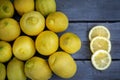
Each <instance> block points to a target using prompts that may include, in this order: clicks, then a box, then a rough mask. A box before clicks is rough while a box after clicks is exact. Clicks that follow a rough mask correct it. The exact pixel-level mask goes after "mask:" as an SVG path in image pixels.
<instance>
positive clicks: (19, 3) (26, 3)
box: [13, 0, 34, 16]
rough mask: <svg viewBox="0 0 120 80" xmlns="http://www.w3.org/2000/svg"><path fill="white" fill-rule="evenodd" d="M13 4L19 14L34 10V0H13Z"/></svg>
mask: <svg viewBox="0 0 120 80" xmlns="http://www.w3.org/2000/svg"><path fill="white" fill-rule="evenodd" d="M13 3H14V6H15V9H16V10H17V12H18V14H19V15H21V16H22V15H23V14H24V13H26V12H29V11H33V10H34V0H14V2H13Z"/></svg>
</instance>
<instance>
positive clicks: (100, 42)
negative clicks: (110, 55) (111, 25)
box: [90, 36, 111, 53]
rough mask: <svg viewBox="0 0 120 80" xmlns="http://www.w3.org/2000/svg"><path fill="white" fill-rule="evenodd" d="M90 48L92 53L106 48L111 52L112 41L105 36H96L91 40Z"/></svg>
mask: <svg viewBox="0 0 120 80" xmlns="http://www.w3.org/2000/svg"><path fill="white" fill-rule="evenodd" d="M90 49H91V51H92V53H94V52H96V51H97V50H101V49H102V50H106V51H107V52H110V50H111V42H110V40H109V39H106V38H104V37H99V36H98V37H95V38H93V39H92V41H91V42H90Z"/></svg>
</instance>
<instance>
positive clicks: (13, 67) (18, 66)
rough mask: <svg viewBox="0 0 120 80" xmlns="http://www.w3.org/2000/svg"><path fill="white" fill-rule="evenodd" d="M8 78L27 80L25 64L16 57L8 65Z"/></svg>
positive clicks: (10, 79) (9, 79)
mask: <svg viewBox="0 0 120 80" xmlns="http://www.w3.org/2000/svg"><path fill="white" fill-rule="evenodd" d="M7 78H8V80H26V79H27V77H26V75H25V73H24V62H22V61H21V60H18V59H17V58H15V57H14V58H13V59H12V60H10V61H9V63H8V65H7Z"/></svg>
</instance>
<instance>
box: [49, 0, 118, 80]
mask: <svg viewBox="0 0 120 80" xmlns="http://www.w3.org/2000/svg"><path fill="white" fill-rule="evenodd" d="M56 2H57V11H62V12H64V13H65V14H66V15H67V16H68V18H69V28H68V29H67V30H66V31H65V32H69V31H70V32H73V33H75V34H77V35H78V36H79V37H80V38H81V40H82V47H81V49H80V50H79V51H78V52H77V53H76V54H73V55H72V56H73V58H74V59H75V61H76V63H77V73H76V74H75V76H73V77H72V78H70V79H62V78H60V77H58V76H56V75H53V76H52V78H51V79H50V80H120V0H56ZM95 25H104V26H106V27H107V28H108V29H109V30H110V33H111V38H110V40H111V43H112V50H111V52H110V54H111V56H112V64H111V65H110V67H109V68H108V69H106V70H104V71H99V70H96V69H95V68H94V67H93V66H92V63H91V51H90V48H89V43H90V42H89V40H88V33H89V30H90V29H91V28H92V27H93V26H95ZM65 32H63V33H65ZM63 33H60V34H59V35H61V34H63Z"/></svg>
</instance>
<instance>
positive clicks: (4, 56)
mask: <svg viewBox="0 0 120 80" xmlns="http://www.w3.org/2000/svg"><path fill="white" fill-rule="evenodd" d="M11 57H12V49H11V45H10V43H8V42H5V41H0V62H7V61H9V60H10V58H11Z"/></svg>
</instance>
